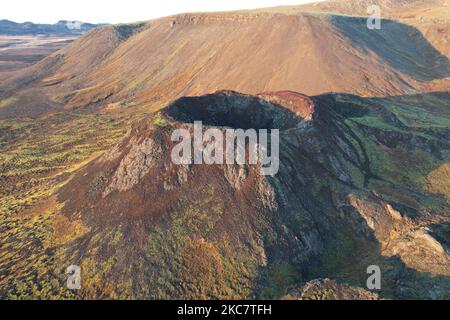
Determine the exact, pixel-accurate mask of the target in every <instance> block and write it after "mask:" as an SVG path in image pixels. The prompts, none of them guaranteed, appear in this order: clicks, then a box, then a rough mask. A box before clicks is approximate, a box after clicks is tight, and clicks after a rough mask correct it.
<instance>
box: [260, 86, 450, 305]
mask: <svg viewBox="0 0 450 320" xmlns="http://www.w3.org/2000/svg"><path fill="white" fill-rule="evenodd" d="M312 99H313V101H314V102H315V104H316V113H315V114H314V125H315V126H316V129H318V130H317V131H318V132H320V135H319V137H318V138H317V139H318V140H311V142H310V143H311V145H312V146H309V147H307V146H306V145H305V144H301V145H300V146H292V145H286V144H283V143H282V144H280V149H281V150H280V154H281V155H282V156H281V158H280V163H281V166H280V168H281V169H280V174H281V175H283V177H284V178H281V180H287V181H289V186H294V187H293V188H289V189H283V190H282V191H283V192H282V193H283V195H282V197H283V198H284V199H289V201H286V202H287V203H288V205H287V206H285V207H280V212H279V213H278V215H279V216H280V217H282V219H283V224H284V225H287V226H289V229H290V230H291V231H292V232H293V233H294V234H296V236H297V237H298V238H301V236H302V234H304V232H305V230H304V229H302V226H301V222H299V221H297V219H298V216H301V214H300V212H303V211H304V212H306V213H308V214H309V215H310V216H311V217H312V219H313V221H314V224H315V226H316V228H317V229H318V230H320V236H321V243H324V244H325V249H324V251H323V252H322V253H320V254H319V255H318V256H317V257H316V258H315V259H313V261H314V263H312V264H309V261H307V262H306V264H304V265H302V266H299V265H296V262H295V259H293V258H292V256H289V255H288V254H286V253H284V252H289V251H287V250H284V251H283V250H282V248H276V249H275V250H274V251H273V252H271V254H269V257H270V259H269V261H270V262H269V265H268V267H267V268H266V269H265V270H263V271H262V274H265V273H267V274H270V273H271V272H272V273H273V271H272V269H273V268H274V266H275V267H276V266H277V265H280V264H281V263H282V262H283V261H287V260H292V262H291V263H292V265H294V266H295V267H294V268H295V269H296V270H302V271H299V272H300V273H301V274H300V275H299V276H298V277H300V278H302V281H301V283H306V282H308V281H310V280H313V279H317V278H326V277H328V278H331V279H335V280H337V281H338V282H341V283H346V284H350V285H353V286H357V287H361V288H365V287H366V280H367V278H368V275H367V274H366V270H367V267H368V266H369V265H379V266H380V267H381V270H382V290H381V291H380V292H379V294H380V297H381V298H396V299H448V298H449V294H450V277H448V276H445V275H434V274H431V273H426V272H420V271H417V270H414V269H412V268H410V267H408V266H406V265H405V264H404V262H403V261H402V259H401V258H400V257H398V256H392V257H385V256H383V255H382V251H381V247H380V242H379V241H378V240H377V239H376V238H375V236H374V234H373V231H371V230H372V229H371V227H369V225H368V224H367V222H366V221H365V220H364V219H363V218H362V216H361V215H360V213H358V212H354V211H351V210H350V211H345V210H347V209H346V208H348V207H349V206H347V205H345V203H346V202H345V201H343V200H342V199H346V198H347V196H349V195H351V194H356V195H366V196H368V195H371V194H374V195H376V196H375V197H376V199H378V200H384V201H385V202H387V203H389V204H390V205H391V206H392V207H393V208H395V209H396V210H398V211H400V212H401V214H402V215H403V216H407V217H409V218H410V219H411V220H413V221H414V220H415V219H421V218H423V216H424V215H423V212H424V210H425V209H424V208H427V209H429V208H432V210H431V211H432V212H433V213H435V214H437V215H444V214H446V213H445V212H448V208H449V207H448V204H447V199H446V197H445V196H444V195H439V194H431V193H428V192H427V191H426V190H425V189H424V188H422V187H420V186H419V185H417V184H412V183H411V182H412V181H414V179H416V178H417V175H419V176H423V175H427V174H428V173H429V171H432V170H434V169H435V168H436V167H438V166H440V165H441V164H442V163H444V162H446V161H448V159H447V158H446V156H445V153H446V152H448V151H449V150H450V142H449V141H448V138H447V137H448V131H449V129H450V128H449V127H448V123H449V119H450V112H449V110H448V107H447V106H448V101H450V94H449V93H447V92H436V93H427V94H416V95H403V96H397V97H385V98H361V97H357V96H353V95H348V94H325V95H321V96H316V97H313V98H312ZM350 123H352V125H350ZM446 124H447V126H446ZM313 139H314V138H313ZM307 140H309V139H306V140H303V141H305V142H306V143H307ZM316 141H319V143H316ZM282 142H283V141H282ZM314 145H318V150H317V149H315V148H314V147H313V146H314ZM386 150H387V153H386V155H388V157H383V156H384V154H383V152H385V151H386ZM294 152H296V153H294ZM284 155H289V156H290V157H292V158H295V160H296V162H297V165H293V164H292V161H289V158H288V157H285V156H284ZM349 155H350V156H349ZM422 155H427V157H430V158H432V159H433V160H432V161H430V160H429V159H430V158H427V157H425V156H422ZM331 157H333V158H335V159H336V158H339V159H345V160H344V161H345V162H347V163H352V165H354V166H355V167H357V168H358V170H359V171H360V172H361V173H362V174H363V175H364V182H363V183H361V184H360V185H359V186H358V185H356V184H354V181H351V182H350V181H349V180H348V179H346V178H345V177H344V178H343V177H342V176H341V175H339V174H338V173H339V171H338V172H336V168H338V167H339V166H338V165H335V164H336V160H332V161H331V162H327V161H328V159H330V158H331ZM390 157H392V158H390ZM391 161H393V162H391ZM397 161H398V162H397ZM288 164H291V165H288ZM394 165H395V166H394ZM286 167H288V168H289V169H286ZM398 171H400V173H399V172H398ZM411 172H412V173H413V176H412V177H409V176H408V174H410V173H411ZM353 174H354V172H353ZM286 177H289V178H286ZM408 179H410V180H411V181H409V180H408ZM318 181H319V182H320V181H322V182H323V183H324V184H319V185H321V187H320V189H319V190H318V191H317V189H318V187H317V184H318ZM374 182H375V183H374ZM314 190H316V191H314ZM278 191H279V192H280V190H278ZM280 203H282V201H280ZM293 203H295V205H297V206H298V207H296V209H295V213H293V212H292V209H291V207H290V206H292V204H293ZM342 208H344V209H342ZM303 214H304V213H303ZM375 214H376V213H375ZM384 227H385V226H383V225H381V226H379V228H381V230H383V228H384ZM438 228H439V226H433V231H435V232H438V231H440V232H439V234H441V235H445V234H446V229H445V227H441V229H442V228H444V229H443V231H442V230H438ZM363 230H365V231H363ZM436 230H437V231H436ZM383 232H384V231H383ZM436 239H438V240H439V241H441V242H445V241H443V240H442V239H441V238H439V237H436ZM443 244H444V245H445V243H443ZM279 252H283V253H282V254H280V253H279ZM417 259H418V260H417V263H418V265H422V266H424V265H425V266H426V264H424V263H425V262H424V261H422V260H421V259H423V257H421V256H419V255H418V256H417ZM430 263H431V262H430ZM291 274H292V273H291ZM288 276H290V275H289V273H288ZM281 282H282V281H281ZM268 283H270V281H269V282H268ZM295 285H298V283H288V285H286V286H285V287H284V288H283V289H282V290H277V291H276V292H277V293H278V296H275V297H277V298H280V297H281V296H282V295H284V294H286V293H288V292H289V290H291V289H295V287H293V286H295ZM272 291H273V290H272ZM263 297H264V295H263Z"/></svg>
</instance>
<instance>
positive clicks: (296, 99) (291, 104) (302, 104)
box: [258, 91, 315, 120]
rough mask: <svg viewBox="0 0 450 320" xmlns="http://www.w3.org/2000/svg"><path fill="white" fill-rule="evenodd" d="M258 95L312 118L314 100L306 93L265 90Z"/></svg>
mask: <svg viewBox="0 0 450 320" xmlns="http://www.w3.org/2000/svg"><path fill="white" fill-rule="evenodd" d="M258 97H260V98H262V99H264V100H267V101H269V102H271V103H275V104H278V105H281V106H282V107H284V108H286V109H289V110H290V111H292V112H294V113H295V114H296V115H297V116H299V117H301V118H304V119H307V120H311V119H312V115H313V113H314V110H315V107H314V102H313V101H312V100H311V99H310V98H309V97H308V96H306V95H304V94H301V93H297V92H293V91H278V92H264V93H260V94H258Z"/></svg>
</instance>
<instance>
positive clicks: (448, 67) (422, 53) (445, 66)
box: [331, 15, 450, 81]
mask: <svg viewBox="0 0 450 320" xmlns="http://www.w3.org/2000/svg"><path fill="white" fill-rule="evenodd" d="M331 22H332V23H333V24H334V25H335V26H336V27H337V28H338V29H339V30H340V31H341V32H343V34H344V35H346V36H347V37H348V38H349V39H350V40H351V41H352V42H353V43H354V44H355V45H356V46H359V47H361V48H363V49H365V50H369V51H373V52H375V53H376V54H377V55H379V56H380V57H381V58H382V59H384V60H385V61H387V62H388V63H389V64H390V65H391V66H392V67H394V68H395V69H397V70H399V71H401V72H403V73H405V74H407V75H408V76H410V77H412V78H413V79H415V80H419V81H431V80H436V79H443V78H446V77H449V76H450V61H449V59H448V58H447V57H446V56H444V55H442V54H441V53H440V52H438V51H437V50H436V49H435V48H434V47H433V46H432V45H431V44H430V43H429V42H428V40H427V39H425V38H424V36H423V35H422V33H421V32H420V31H419V30H417V29H416V28H414V27H412V26H408V25H406V24H403V23H400V22H397V21H393V20H382V22H381V29H380V30H376V29H374V30H370V29H368V28H367V18H358V17H348V16H340V15H332V16H331Z"/></svg>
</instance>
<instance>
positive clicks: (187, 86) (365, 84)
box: [0, 11, 450, 117]
mask: <svg viewBox="0 0 450 320" xmlns="http://www.w3.org/2000/svg"><path fill="white" fill-rule="evenodd" d="M244 66H245V67H244ZM449 75H450V62H449V60H448V58H447V57H445V56H444V55H442V54H441V53H439V52H438V51H437V50H436V49H434V48H433V46H432V45H430V43H429V42H428V41H427V40H426V39H425V38H424V37H423V36H422V34H421V33H420V32H418V31H417V30H416V29H414V28H413V27H411V26H408V25H405V24H402V23H399V22H394V21H385V22H384V24H383V28H382V29H381V30H368V29H367V28H366V21H365V19H363V18H352V17H347V16H336V15H330V14H326V13H295V14H286V13H277V12H258V11H256V12H252V11H249V12H236V13H218V14H184V15H178V16H174V17H167V18H162V19H158V20H153V21H149V22H147V23H141V24H136V25H119V26H108V27H105V28H102V29H97V30H95V31H93V32H90V33H89V34H87V35H86V36H85V37H83V38H82V39H80V40H78V41H76V42H75V43H73V44H72V45H70V46H68V47H67V48H65V49H64V50H62V51H60V52H57V53H55V54H54V55H53V56H51V57H49V58H48V59H46V60H45V61H42V62H41V63H39V64H38V65H36V66H34V67H32V68H31V69H29V70H26V71H25V72H23V73H21V74H19V75H18V76H17V77H16V78H15V79H12V80H11V81H10V82H8V83H6V84H4V85H2V86H0V94H2V95H3V96H4V97H6V96H11V95H14V94H17V95H18V96H19V97H20V96H22V95H25V96H26V95H27V94H29V93H28V92H27V90H28V89H32V90H33V93H32V94H33V95H36V90H38V96H41V97H42V100H47V101H49V102H48V103H47V105H48V104H52V105H59V106H60V108H62V107H63V106H64V108H66V109H67V108H70V109H71V108H80V107H86V106H98V105H104V104H107V103H121V104H138V105H144V104H147V105H150V106H153V107H154V108H158V106H159V107H161V106H162V105H164V104H165V103H168V102H169V101H171V100H172V99H175V98H177V97H181V96H189V95H198V94H206V93H211V92H215V91H216V90H221V89H233V90H238V91H240V92H244V93H249V94H257V93H259V92H263V91H279V90H293V91H298V92H303V93H306V94H310V95H314V94H320V93H325V92H346V93H353V94H358V95H363V96H374V95H375V96H382V95H396V94H404V93H413V92H417V91H420V90H432V89H433V85H436V86H437V85H440V86H441V87H442V86H445V85H446V84H448V77H449ZM435 82H437V84H434V83H435ZM18 101H20V98H19V99H18ZM33 107H35V106H32V105H30V106H28V105H27V104H26V103H19V102H18V103H12V104H10V105H7V106H4V107H3V108H2V109H1V113H0V117H11V116H16V113H15V109H16V108H20V109H24V108H26V109H27V110H30V109H32V108H33ZM36 108H37V107H36ZM41 109H45V107H44V108H41ZM17 114H22V113H20V112H17ZM30 114H31V115H33V114H36V113H33V112H32V111H31V110H30ZM37 114H40V112H38V113H37Z"/></svg>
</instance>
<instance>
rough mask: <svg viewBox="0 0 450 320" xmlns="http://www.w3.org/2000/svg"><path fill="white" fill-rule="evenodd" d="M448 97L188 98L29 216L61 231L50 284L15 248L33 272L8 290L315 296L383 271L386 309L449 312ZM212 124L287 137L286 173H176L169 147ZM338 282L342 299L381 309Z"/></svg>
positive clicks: (54, 243)
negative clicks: (71, 282) (77, 274)
mask: <svg viewBox="0 0 450 320" xmlns="http://www.w3.org/2000/svg"><path fill="white" fill-rule="evenodd" d="M448 99H449V97H448V94H424V95H417V96H398V97H391V98H359V97H357V96H353V95H343V94H339V95H331V94H327V95H320V96H315V97H307V96H304V95H301V94H297V93H294V92H286V91H284V92H279V93H277V92H271V93H264V94H261V95H258V96H250V95H245V94H240V93H237V92H232V91H221V92H217V93H215V94H212V95H206V96H201V97H185V98H181V99H179V100H176V101H174V102H173V103H171V104H169V105H168V106H167V107H166V108H164V109H162V110H161V111H160V112H158V113H156V114H153V115H150V116H148V117H146V118H144V119H143V120H141V121H140V122H138V123H136V124H135V125H134V126H133V127H132V129H131V130H130V131H129V132H128V133H127V134H126V135H125V137H124V138H123V140H122V141H121V142H120V143H119V144H117V145H116V146H114V147H113V148H112V149H110V150H109V151H107V152H106V153H105V154H104V155H102V156H99V157H98V158H96V159H95V160H93V161H91V162H90V163H88V164H87V165H86V166H85V167H84V168H81V169H80V170H77V171H75V172H74V173H73V174H72V175H70V177H69V179H68V180H67V182H66V183H64V185H62V186H61V187H60V188H59V189H58V190H56V191H55V193H54V195H53V196H52V197H50V198H49V200H47V201H45V202H43V203H41V204H40V205H39V206H37V207H36V208H32V209H31V210H30V213H28V214H31V215H32V216H33V215H36V214H38V212H39V211H40V210H44V212H46V213H45V216H48V217H49V219H51V220H52V221H55V224H54V227H53V228H54V230H55V231H54V233H50V235H48V237H50V238H47V239H46V240H45V241H43V242H41V246H43V247H42V249H41V250H38V251H34V252H35V254H38V257H39V258H38V259H39V261H47V263H46V264H45V270H44V269H42V270H41V267H38V270H37V272H36V273H34V272H33V273H31V274H29V271H30V270H29V268H36V267H37V266H36V264H35V263H31V261H32V260H33V259H34V258H35V256H34V255H31V256H28V255H27V254H26V253H25V252H22V251H20V250H19V248H18V247H16V246H14V245H13V246H9V247H7V248H6V249H4V250H6V251H5V253H6V252H7V253H8V255H11V254H13V256H14V250H18V251H17V252H16V255H15V257H16V258H17V259H21V260H22V261H24V262H26V261H30V263H26V264H23V265H22V267H18V266H16V267H14V268H15V271H14V272H13V273H9V274H7V275H6V276H5V277H4V278H3V280H2V282H1V286H0V287H1V291H0V292H1V293H2V295H4V296H14V294H18V292H22V291H21V290H22V289H21V288H20V287H17V286H16V285H17V284H18V283H20V282H18V280H19V279H21V277H26V278H27V279H28V281H31V282H32V283H35V284H38V286H39V287H40V288H43V289H42V290H41V291H40V294H41V297H54V296H61V297H74V298H163V299H169V298H180V299H185V298H193V299H199V298H281V297H284V296H286V295H288V294H291V295H293V296H294V297H295V296H296V295H297V294H296V293H295V292H298V291H300V292H303V291H304V292H306V293H305V297H308V296H313V293H311V292H312V291H314V292H320V290H321V289H320V288H321V286H322V285H319V286H318V287H317V288H316V289H317V290H316V289H314V290H312V291H311V290H310V289H308V290H306V289H305V288H306V287H305V288H304V289H296V288H301V287H302V286H303V285H304V284H305V283H306V282H308V281H311V280H314V279H318V278H319V279H320V278H331V279H333V280H334V281H337V283H343V284H348V285H350V286H353V287H357V288H358V287H365V281H366V276H367V275H366V268H367V266H368V265H372V264H376V265H380V266H381V268H382V269H383V270H384V273H383V284H382V290H381V291H379V295H380V297H382V298H434V299H436V298H444V299H445V298H448V293H449V292H450V291H449V290H448V289H449V288H450V282H449V281H450V280H449V276H450V269H449V265H450V264H449V257H450V256H449V252H448V248H449V247H448V246H449V238H448V233H447V232H446V231H445V230H446V228H448V224H449V216H448V213H449V212H450V211H449V206H448V194H447V195H446V193H445V192H446V191H445V189H439V186H440V185H442V184H441V183H440V181H441V182H442V181H445V179H446V177H445V176H442V173H441V176H439V175H437V176H436V175H433V172H437V171H439V170H441V169H440V168H442V167H443V166H445V163H448V159H449V151H450V144H449V141H448V139H447V138H446V137H447V136H448V123H449V114H448V110H447V108H446V107H445V102H446V101H448ZM411 109H413V110H414V115H417V116H419V118H417V117H416V116H414V115H412V114H411V113H410V110H411ZM244 114H245V115H247V116H246V117H244V116H243V115H244ZM199 118H201V119H202V120H204V126H205V129H206V128H211V127H213V128H217V129H219V130H224V129H225V128H227V127H228V128H230V127H231V128H262V127H264V128H278V129H280V170H279V172H278V174H277V175H275V176H274V177H270V176H262V175H261V173H260V170H259V165H251V164H248V163H246V164H244V165H176V164H174V163H173V162H172V161H171V160H170V159H171V156H170V152H171V149H172V147H173V145H174V142H171V139H170V136H171V133H172V132H173V130H174V129H177V128H178V129H179V128H185V129H189V130H192V122H193V121H194V120H198V119H199ZM420 119H428V120H427V122H426V123H423V122H421V120H420ZM191 132H192V131H191ZM447 178H448V175H447ZM442 179H444V180H442ZM444 184H445V182H444ZM431 185H433V186H435V188H431V187H430V186H431ZM10 232H12V230H11V231H10ZM5 239H6V238H5ZM12 239H14V237H12V238H10V240H9V241H12ZM8 248H9V249H8ZM11 250H13V251H11ZM67 263H69V264H76V265H80V266H82V268H83V289H82V290H81V291H79V292H78V293H77V294H76V295H75V296H74V295H73V292H70V291H67V290H66V289H64V288H63V287H62V286H60V285H59V284H58V283H59V282H58V281H56V282H55V279H60V280H61V281H63V279H64V277H65V274H64V272H65V268H63V266H65V265H66V264H67ZM33 270H35V269H33ZM30 277H31V278H30ZM327 281H328V280H325V282H324V285H325V287H326V286H327V285H330V284H329V283H328V282H327ZM149 283H151V285H150V286H149V285H148V284H149ZM314 283H319V284H320V283H321V282H320V281H319V282H317V281H313V282H312V284H314ZM333 283H334V282H333ZM333 283H331V285H330V286H331V287H333V288H334V289H335V290H337V291H336V295H337V296H340V297H341V298H342V297H344V296H345V295H348V297H352V296H354V297H356V296H358V295H359V296H360V297H363V296H365V297H366V298H368V297H375V296H373V295H370V294H367V293H364V291H363V290H360V289H349V288H347V286H345V285H344V286H343V287H342V286H339V285H336V284H333ZM307 286H308V285H307ZM309 287H311V284H309ZM309 287H308V288H309ZM334 289H333V290H334ZM305 290H306V291H305ZM310 291H311V292H310ZM328 291H329V290H328ZM22 294H25V292H23V293H22ZM27 294H32V293H27ZM36 294H37V293H36ZM314 294H318V295H319V296H320V294H319V293H314ZM302 295H303V294H302Z"/></svg>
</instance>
